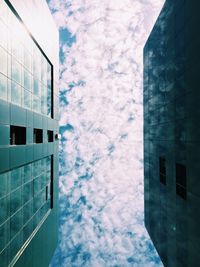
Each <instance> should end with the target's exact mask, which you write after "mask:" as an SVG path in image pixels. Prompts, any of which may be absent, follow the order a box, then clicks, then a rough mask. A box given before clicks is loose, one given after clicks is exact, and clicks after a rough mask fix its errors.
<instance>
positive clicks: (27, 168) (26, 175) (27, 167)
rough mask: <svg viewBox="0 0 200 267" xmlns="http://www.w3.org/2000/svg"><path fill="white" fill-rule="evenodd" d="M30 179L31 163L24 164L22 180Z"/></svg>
mask: <svg viewBox="0 0 200 267" xmlns="http://www.w3.org/2000/svg"><path fill="white" fill-rule="evenodd" d="M30 180H32V163H31V164H28V165H25V166H24V176H23V182H24V183H26V182H28V181H30Z"/></svg>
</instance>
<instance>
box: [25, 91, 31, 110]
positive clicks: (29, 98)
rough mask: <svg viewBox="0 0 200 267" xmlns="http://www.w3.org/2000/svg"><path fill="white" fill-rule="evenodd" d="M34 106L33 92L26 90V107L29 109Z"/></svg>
mask: <svg viewBox="0 0 200 267" xmlns="http://www.w3.org/2000/svg"><path fill="white" fill-rule="evenodd" d="M31 106H32V94H31V93H30V92H29V91H27V90H24V107H25V108H27V109H31Z"/></svg>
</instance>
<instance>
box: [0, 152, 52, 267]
mask: <svg viewBox="0 0 200 267" xmlns="http://www.w3.org/2000/svg"><path fill="white" fill-rule="evenodd" d="M50 183H51V156H49V157H46V158H43V159H41V160H38V161H35V162H33V163H30V164H28V165H25V166H23V167H20V168H17V169H14V170H11V171H9V172H6V173H3V174H0V260H1V261H0V263H2V262H3V261H5V262H7V264H5V265H2V266H7V265H8V264H9V263H10V262H11V261H12V260H13V258H14V257H15V255H16V254H17V253H18V251H19V250H20V248H21V246H22V245H23V244H24V242H25V241H26V240H27V239H28V238H29V237H30V235H31V234H32V232H33V231H34V229H35V228H36V227H37V226H38V224H39V223H40V221H41V220H42V218H43V217H44V215H45V214H46V213H47V212H48V211H49V210H50V202H51V195H50V188H51V186H50ZM8 252H9V253H10V254H9V255H10V256H9V257H7V253H8ZM4 257H5V258H4Z"/></svg>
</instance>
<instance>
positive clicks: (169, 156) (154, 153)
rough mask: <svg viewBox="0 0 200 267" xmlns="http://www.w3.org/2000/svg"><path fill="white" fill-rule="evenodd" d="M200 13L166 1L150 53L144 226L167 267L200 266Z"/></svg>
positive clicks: (193, 6)
mask: <svg viewBox="0 0 200 267" xmlns="http://www.w3.org/2000/svg"><path fill="white" fill-rule="evenodd" d="M199 8H200V3H197V1H194V0H191V1H184V0H177V1H172V0H167V1H166V2H165V4H164V7H163V9H162V11H161V13H160V16H159V17H158V19H157V22H156V24H155V26H154V28H153V30H152V32H151V34H150V36H149V39H148V41H147V43H146V45H145V47H144V183H145V224H146V228H147V230H148V232H149V234H150V236H151V238H152V240H153V242H154V245H155V247H156V249H157V251H158V253H159V255H160V257H161V259H162V261H163V264H164V266H168V267H174V266H176V267H186V266H187V267H196V266H198V263H199V262H200V230H199V229H200V228H199V225H200V208H199V207H200V179H199V175H200V164H199V162H200V142H199V130H200V127H199V126H200V109H199V103H200V90H199V84H200V83H199V73H200V64H199V59H200V50H199V44H200V38H199V33H198V27H197V25H199V23H200V17H199V14H198V11H199Z"/></svg>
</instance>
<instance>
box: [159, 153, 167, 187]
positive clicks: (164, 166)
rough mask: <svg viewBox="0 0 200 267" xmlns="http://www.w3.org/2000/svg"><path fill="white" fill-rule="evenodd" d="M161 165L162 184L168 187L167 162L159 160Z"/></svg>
mask: <svg viewBox="0 0 200 267" xmlns="http://www.w3.org/2000/svg"><path fill="white" fill-rule="evenodd" d="M159 165H160V182H161V183H162V184H164V185H166V160H165V158H159Z"/></svg>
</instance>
